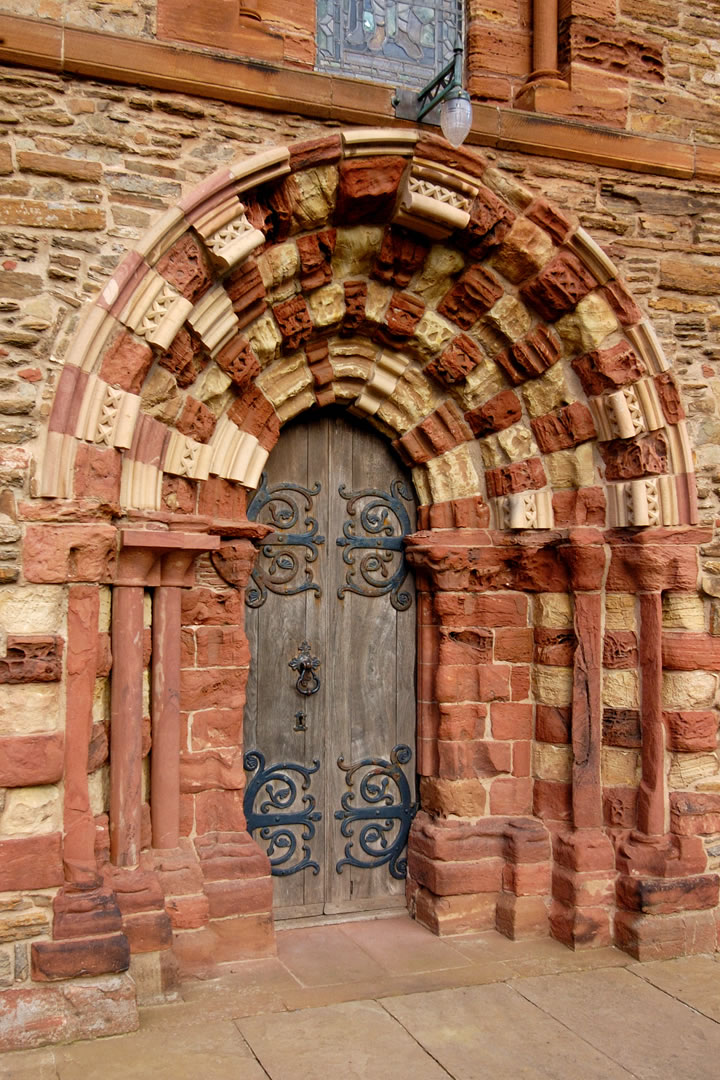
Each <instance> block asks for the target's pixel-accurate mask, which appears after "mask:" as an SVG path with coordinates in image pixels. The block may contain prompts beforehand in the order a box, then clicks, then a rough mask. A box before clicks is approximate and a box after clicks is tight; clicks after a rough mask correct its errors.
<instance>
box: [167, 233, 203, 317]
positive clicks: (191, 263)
mask: <svg viewBox="0 0 720 1080" xmlns="http://www.w3.org/2000/svg"><path fill="white" fill-rule="evenodd" d="M155 269H156V270H157V272H158V274H162V276H163V277H164V278H165V280H166V281H169V282H170V284H171V285H172V286H173V287H174V288H175V289H177V291H178V292H179V293H180V294H181V295H182V296H184V297H185V298H186V299H187V300H190V301H191V302H192V303H193V304H194V303H195V301H196V300H197V299H198V297H200V296H202V294H203V293H204V292H206V291H207V290H208V289H209V288H210V286H211V285H212V270H211V268H210V266H209V265H208V258H207V256H206V254H205V252H204V251H203V250H202V248H201V247H200V244H198V242H197V240H196V239H195V237H194V236H193V235H192V234H191V233H188V232H186V233H184V234H183V235H182V236H181V237H180V239H179V240H177V242H176V243H175V244H173V246H172V247H171V248H170V250H169V251H167V252H165V254H164V255H163V256H162V258H160V259H159V260H158V262H157V265H156V267H155Z"/></svg>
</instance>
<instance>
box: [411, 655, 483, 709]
mask: <svg viewBox="0 0 720 1080" xmlns="http://www.w3.org/2000/svg"><path fill="white" fill-rule="evenodd" d="M421 666H422V668H423V669H424V671H419V672H418V675H419V676H420V689H421V692H422V694H423V700H428V698H427V697H426V691H427V690H429V688H430V687H431V686H432V679H433V676H434V683H435V694H436V695H437V700H438V701H439V702H441V703H442V702H452V701H477V700H478V693H479V690H478V681H479V680H478V675H479V668H478V666H477V665H476V664H452V665H443V666H442V667H440V668H438V670H437V672H433V670H432V668H431V666H430V665H429V664H423V665H421ZM423 674H425V675H426V676H427V680H425V679H423V678H422V676H423Z"/></svg>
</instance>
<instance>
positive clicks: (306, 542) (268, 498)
mask: <svg viewBox="0 0 720 1080" xmlns="http://www.w3.org/2000/svg"><path fill="white" fill-rule="evenodd" d="M321 490H322V489H321V485H320V484H314V485H313V486H312V487H311V488H306V487H302V486H301V485H300V484H290V483H287V484H275V485H274V486H273V487H269V486H268V482H267V473H263V474H262V477H261V480H260V486H259V487H258V489H257V491H256V492H255V494H254V495H253V497H252V500H251V501H250V505H249V506H248V510H247V516H248V519H249V520H250V521H262V522H263V524H265V525H272V526H273V528H274V529H275V532H274V533H271V535H270V536H268V538H267V540H266V541H265V543H264V544H263V546H262V547H261V549H260V554H259V556H258V560H257V563H256V565H255V568H254V570H253V572H252V575H251V576H252V580H253V582H254V587H252V586H251V587H249V588H248V589H247V591H246V593H245V603H246V604H247V605H248V607H254V608H257V607H262V605H263V604H264V603H265V601H266V600H267V595H268V592H273V593H277V594H279V595H280V596H294V595H295V594H296V593H301V592H307V591H310V590H311V591H312V592H316V593H317V594H318V595H320V594H321V592H322V589H321V588H320V586H319V585H318V584H317V583H316V582H315V581H313V575H312V570H311V568H310V566H309V564H310V563H313V562H315V560H316V559H317V557H318V546H319V545H320V544H324V543H325V537H324V536H320V535H319V533H318V523H317V521H316V519H315V518H314V517H311V511H312V509H313V499H314V497H315V496H316V495H318V494H319V493H320V491H321ZM261 515H262V516H261ZM301 518H302V522H303V525H304V526H305V530H304V531H301V530H299V529H297V528H296V527H297V526H298V524H299V522H300V519H301ZM299 576H300V578H301V580H300V582H299V583H298V577H299Z"/></svg>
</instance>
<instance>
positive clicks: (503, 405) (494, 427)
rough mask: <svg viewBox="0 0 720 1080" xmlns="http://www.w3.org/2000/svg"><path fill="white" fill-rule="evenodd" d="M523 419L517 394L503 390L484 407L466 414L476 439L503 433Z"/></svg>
mask: <svg viewBox="0 0 720 1080" xmlns="http://www.w3.org/2000/svg"><path fill="white" fill-rule="evenodd" d="M521 417H522V408H521V406H520V402H519V400H518V397H517V394H515V393H514V392H513V391H512V390H503V391H502V392H501V393H500V394H496V395H495V397H492V398H490V400H489V401H487V402H485V404H484V405H480V406H478V408H476V409H471V410H470V412H466V413H465V419H466V421H467V422H468V424H469V425H470V430H471V431H472V433H473V435H475V437H476V438H479V437H481V436H483V435H489V434H490V433H491V432H493V431H502V430H503V429H504V428H507V427H510V425H511V424H515V423H517V421H518V420H520V419H521Z"/></svg>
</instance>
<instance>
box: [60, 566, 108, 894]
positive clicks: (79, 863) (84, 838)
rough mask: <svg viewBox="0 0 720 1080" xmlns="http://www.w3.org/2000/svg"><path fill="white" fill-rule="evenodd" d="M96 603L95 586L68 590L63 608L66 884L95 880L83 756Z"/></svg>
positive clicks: (90, 705) (94, 658)
mask: <svg viewBox="0 0 720 1080" xmlns="http://www.w3.org/2000/svg"><path fill="white" fill-rule="evenodd" d="M99 610H100V597H99V592H98V588H97V586H96V585H73V586H72V587H71V589H70V598H69V603H68V642H67V657H68V659H67V700H68V703H69V708H68V711H67V718H66V722H65V806H64V819H63V824H64V830H65V837H64V842H63V860H64V864H65V880H66V881H70V882H73V883H74V884H78V883H81V884H88V883H94V882H96V880H97V864H96V861H95V819H94V817H93V813H92V809H91V807H90V792H89V789H88V777H87V767H88V751H89V747H90V737H91V732H92V708H93V692H94V690H95V673H96V670H97V654H98V615H99Z"/></svg>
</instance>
